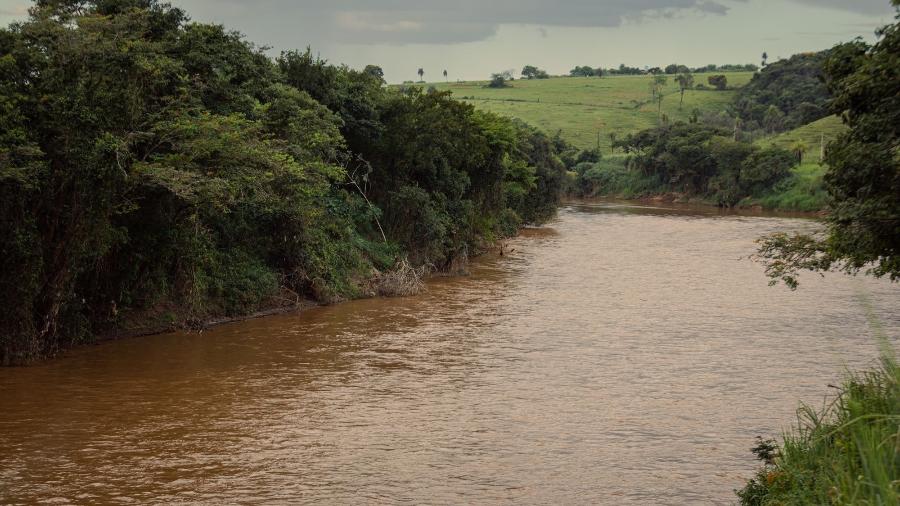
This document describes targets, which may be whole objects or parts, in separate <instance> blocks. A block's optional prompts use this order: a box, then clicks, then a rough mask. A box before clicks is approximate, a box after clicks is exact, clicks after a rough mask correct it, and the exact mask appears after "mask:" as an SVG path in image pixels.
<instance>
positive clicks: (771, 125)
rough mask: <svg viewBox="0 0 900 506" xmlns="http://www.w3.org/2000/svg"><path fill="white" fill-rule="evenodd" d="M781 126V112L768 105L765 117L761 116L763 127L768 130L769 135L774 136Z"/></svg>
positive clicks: (782, 116)
mask: <svg viewBox="0 0 900 506" xmlns="http://www.w3.org/2000/svg"><path fill="white" fill-rule="evenodd" d="M783 124H784V113H783V112H781V109H779V108H777V107H775V106H774V105H770V106H769V108H768V109H767V110H766V114H765V116H763V125H764V126H765V127H766V130H768V132H769V133H770V134H774V133H775V132H777V131H779V130H780V129H781V125H783Z"/></svg>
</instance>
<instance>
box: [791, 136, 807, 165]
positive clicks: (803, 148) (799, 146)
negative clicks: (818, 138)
mask: <svg viewBox="0 0 900 506" xmlns="http://www.w3.org/2000/svg"><path fill="white" fill-rule="evenodd" d="M791 151H793V152H794V153H797V164H798V165H803V155H805V154H806V152H807V151H809V146H807V145H806V143H805V142H803V141H802V140H800V141H797V142H795V143H794V144H793V145H792V146H791Z"/></svg>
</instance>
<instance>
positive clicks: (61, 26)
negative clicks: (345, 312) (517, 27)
mask: <svg viewBox="0 0 900 506" xmlns="http://www.w3.org/2000/svg"><path fill="white" fill-rule="evenodd" d="M564 176H565V168H564V166H563V165H562V163H561V162H560V161H559V158H558V156H557V153H556V151H555V144H554V143H553V142H552V141H551V139H549V138H548V137H547V136H545V135H544V134H542V133H540V132H539V131H537V130H534V129H532V128H530V127H527V126H526V125H524V124H522V123H519V122H517V121H513V120H509V119H504V118H502V117H499V116H496V115H493V114H490V113H486V112H480V111H476V110H475V109H474V108H473V107H472V106H470V105H466V104H464V103H461V102H458V101H455V100H452V99H451V98H450V97H449V95H448V94H447V93H441V92H427V93H426V92H422V91H419V90H407V91H405V92H398V91H395V90H390V89H388V88H387V87H386V86H385V83H384V81H383V78H382V73H381V71H380V69H379V68H378V67H376V66H370V67H367V68H366V69H364V70H362V71H357V70H353V69H350V68H347V67H342V66H334V65H329V64H328V63H327V62H325V61H322V60H320V59H318V58H315V57H313V56H312V54H311V52H310V51H308V50H307V51H305V52H304V51H299V52H298V51H289V52H284V53H282V54H281V55H280V56H279V57H278V58H275V59H274V60H273V59H271V58H269V57H267V56H266V55H265V54H264V52H263V50H262V48H259V47H256V46H254V45H253V44H252V43H250V42H248V41H246V40H244V39H243V38H242V37H241V36H240V35H239V34H237V33H236V32H231V31H228V30H226V29H224V28H223V27H221V26H216V25H208V24H201V23H193V22H190V20H189V18H188V17H187V15H186V13H185V12H184V11H182V10H180V9H177V8H173V7H171V6H169V5H168V4H164V3H161V2H158V1H156V0H95V1H80V0H53V1H51V0H39V1H37V2H36V3H35V4H34V6H33V7H32V8H31V10H30V12H29V17H28V19H27V20H25V21H23V22H20V23H14V24H12V25H10V26H9V27H8V28H6V29H2V30H0V238H2V240H0V256H2V258H3V259H4V268H3V269H2V270H0V305H2V306H3V308H4V310H3V312H2V314H0V364H16V363H24V362H29V361H33V360H36V359H39V358H42V357H47V356H50V355H53V354H54V353H56V352H58V351H59V350H61V349H64V348H66V347H68V346H71V345H73V344H77V343H81V342H85V341H87V340H90V339H92V338H93V336H97V335H102V334H104V333H107V332H111V331H115V330H118V331H122V330H123V329H125V330H127V329H134V328H138V329H140V328H148V329H150V330H152V329H154V328H159V327H160V326H163V327H165V326H178V325H192V324H199V323H202V322H204V321H207V320H210V319H214V318H221V317H228V316H239V315H246V314H249V313H253V312H255V311H259V310H262V309H268V308H273V307H279V306H283V305H291V304H294V303H296V302H297V301H298V300H300V299H302V298H312V299H315V300H318V301H326V302H328V301H335V300H340V299H346V298H354V297H360V296H366V295H371V294H375V293H383V294H384V293H387V294H390V293H391V292H392V290H394V289H396V290H397V291H399V292H400V293H407V292H408V291H410V290H412V289H414V288H415V287H416V286H417V282H416V280H415V279H412V280H410V279H403V277H404V276H413V277H416V276H418V275H420V274H421V273H422V272H423V266H426V267H427V268H428V269H436V270H447V269H451V268H454V267H456V266H459V265H460V264H461V262H463V261H464V260H465V258H466V257H467V256H468V255H471V254H475V253H477V252H479V251H481V250H482V249H484V248H485V247H487V246H488V245H489V244H490V243H491V242H492V241H495V240H497V239H498V238H501V237H504V236H507V235H510V234H514V233H515V232H516V230H517V229H518V228H519V227H520V226H522V225H523V224H526V223H540V222H542V221H544V220H546V219H547V218H549V217H551V216H552V215H553V213H554V212H555V208H556V206H557V202H558V198H559V195H560V189H561V187H562V184H563V182H564ZM379 283H380V286H379Z"/></svg>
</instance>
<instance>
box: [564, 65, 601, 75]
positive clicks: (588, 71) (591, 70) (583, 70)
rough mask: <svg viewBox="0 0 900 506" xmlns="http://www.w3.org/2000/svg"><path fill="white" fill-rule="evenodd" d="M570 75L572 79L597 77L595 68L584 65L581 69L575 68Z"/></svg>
mask: <svg viewBox="0 0 900 506" xmlns="http://www.w3.org/2000/svg"><path fill="white" fill-rule="evenodd" d="M569 75H570V76H572V77H594V76H595V75H596V71H595V70H594V68H593V67H591V66H589V65H584V66H581V67H575V68H574V69H572V70H570V71H569Z"/></svg>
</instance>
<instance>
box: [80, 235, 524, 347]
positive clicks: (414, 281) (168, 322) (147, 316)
mask: <svg viewBox="0 0 900 506" xmlns="http://www.w3.org/2000/svg"><path fill="white" fill-rule="evenodd" d="M509 239H511V237H508V238H503V239H500V240H497V241H495V242H493V243H490V244H484V245H482V247H481V248H480V249H478V250H476V252H475V254H474V255H473V258H477V257H478V256H481V255H484V254H487V253H490V252H495V251H499V252H500V255H501V256H502V255H503V251H504V249H503V248H504V243H505V241H507V240H509ZM469 261H470V259H469V257H468V256H466V257H464V258H463V257H458V258H456V259H454V261H452V262H451V263H450V264H449V265H448V267H447V268H446V269H444V270H442V271H435V270H430V269H428V268H426V267H425V266H420V267H418V268H414V267H412V266H410V265H409V264H408V262H406V261H402V262H400V263H398V265H397V267H396V268H395V269H394V270H391V271H387V272H379V271H374V272H373V274H372V276H371V277H370V278H368V279H366V280H365V281H363V282H360V283H359V284H358V286H357V289H356V290H355V291H354V292H355V293H357V294H359V295H358V296H357V297H355V298H352V299H342V298H338V299H334V300H328V301H323V300H316V299H313V298H310V297H308V296H302V295H299V294H297V293H295V292H292V291H290V290H287V289H282V291H281V293H280V294H279V295H278V296H277V297H272V298H270V299H268V300H266V301H264V302H262V303H261V304H260V306H259V307H257V308H256V310H254V311H252V312H248V313H243V314H236V315H223V314H211V315H207V316H205V317H198V316H197V315H196V314H193V313H192V312H190V311H189V310H186V309H185V308H184V307H182V306H178V305H175V304H163V305H160V306H158V307H155V308H152V309H150V310H146V311H140V312H134V313H132V314H126V315H123V316H122V318H121V320H119V321H117V322H115V323H113V324H112V328H111V329H109V330H107V331H104V332H101V333H99V334H98V335H96V336H93V338H91V339H88V340H86V341H85V342H83V343H79V344H76V345H74V346H73V347H70V348H67V349H74V348H77V347H79V346H90V345H96V344H101V343H105V342H109V341H118V340H123V339H134V338H140V337H150V336H156V335H163V334H170V333H174V332H199V333H202V332H204V331H206V330H209V329H212V328H215V327H219V326H222V325H227V324H233V323H240V322H245V321H250V320H256V319H261V318H267V317H272V316H278V315H285V314H290V313H296V312H302V311H306V310H309V309H312V308H316V307H323V306H330V305H335V304H342V303H346V302H351V301H353V300H362V299H372V298H397V297H409V296H415V295H418V294H419V293H421V292H422V291H424V290H426V289H427V288H426V286H425V282H426V281H427V280H429V279H435V278H447V277H462V276H468V275H469Z"/></svg>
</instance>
